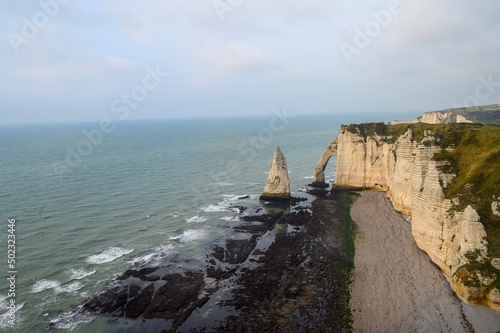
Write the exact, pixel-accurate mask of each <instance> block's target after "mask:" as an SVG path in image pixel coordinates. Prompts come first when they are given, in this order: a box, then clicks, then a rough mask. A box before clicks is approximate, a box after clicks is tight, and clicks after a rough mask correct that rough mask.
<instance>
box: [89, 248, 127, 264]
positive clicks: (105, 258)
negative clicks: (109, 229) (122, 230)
mask: <svg viewBox="0 0 500 333" xmlns="http://www.w3.org/2000/svg"><path fill="white" fill-rule="evenodd" d="M133 251H134V249H123V248H120V247H110V248H107V249H106V250H104V251H103V252H101V253H99V254H93V255H91V256H89V257H88V258H87V259H86V260H85V261H87V262H88V263H89V264H97V265H99V264H105V263H108V262H111V261H114V260H116V259H118V258H120V257H122V256H124V255H126V254H129V253H132V252H133Z"/></svg>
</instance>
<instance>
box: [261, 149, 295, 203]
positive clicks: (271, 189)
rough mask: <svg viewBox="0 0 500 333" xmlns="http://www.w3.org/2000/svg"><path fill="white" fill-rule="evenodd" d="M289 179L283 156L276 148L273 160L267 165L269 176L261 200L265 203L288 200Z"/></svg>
mask: <svg viewBox="0 0 500 333" xmlns="http://www.w3.org/2000/svg"><path fill="white" fill-rule="evenodd" d="M290 198H291V197H290V179H289V178H288V167H287V165H286V159H285V155H283V153H282V152H281V150H280V147H276V149H275V150H274V159H273V161H272V162H271V165H269V176H268V177H267V182H266V187H265V188H264V193H262V195H261V196H260V199H261V200H267V201H287V200H290Z"/></svg>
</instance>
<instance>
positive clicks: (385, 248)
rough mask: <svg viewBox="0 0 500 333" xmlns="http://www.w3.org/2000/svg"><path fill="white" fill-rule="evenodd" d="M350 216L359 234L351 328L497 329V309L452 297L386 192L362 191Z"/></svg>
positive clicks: (411, 330)
mask: <svg viewBox="0 0 500 333" xmlns="http://www.w3.org/2000/svg"><path fill="white" fill-rule="evenodd" d="M351 216H352V219H353V221H354V222H355V223H356V225H357V226H358V231H359V233H360V235H359V237H358V238H357V239H356V252H355V258H354V267H355V268H354V278H353V282H352V284H351V309H352V313H353V318H354V323H353V332H439V331H443V332H447V331H452V332H497V331H498V329H499V328H500V313H498V312H496V311H495V310H493V309H490V308H486V307H482V306H478V305H469V304H467V303H465V302H463V301H461V300H460V299H459V298H458V297H457V296H456V294H455V293H454V292H453V291H452V290H451V288H450V286H449V283H448V281H447V280H446V278H445V277H444V276H443V274H442V273H441V271H440V270H439V268H438V267H437V266H436V265H435V264H433V263H432V261H431V260H430V258H429V257H428V255H427V254H426V253H425V252H423V251H422V250H420V249H419V248H418V247H417V245H416V243H415V240H414V238H413V236H412V234H411V225H410V223H409V222H407V221H406V220H405V219H404V218H403V216H402V215H401V214H400V213H398V212H397V211H396V210H394V208H393V206H392V203H391V202H390V201H389V199H388V198H387V197H386V195H385V193H384V192H378V191H366V192H362V193H361V197H359V198H358V199H357V200H356V201H355V202H354V204H353V205H352V207H351Z"/></svg>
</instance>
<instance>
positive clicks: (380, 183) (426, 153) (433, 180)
mask: <svg viewBox="0 0 500 333" xmlns="http://www.w3.org/2000/svg"><path fill="white" fill-rule="evenodd" d="M382 132H383V131H382ZM336 140H337V141H336V142H335V144H336V146H337V151H336V154H337V169H336V178H335V182H334V184H335V185H338V186H357V187H372V188H378V189H382V190H385V191H387V195H388V197H389V198H390V199H391V201H392V202H393V204H394V208H395V209H396V210H398V211H399V212H401V213H403V214H405V215H409V216H411V224H412V234H413V236H414V238H415V241H416V243H417V245H418V247H419V248H421V249H422V250H423V251H425V252H427V253H428V255H429V257H430V258H431V260H432V261H433V262H434V263H436V265H438V266H439V267H440V268H441V270H442V272H443V274H444V275H445V276H446V278H447V279H448V280H449V281H450V283H451V286H452V288H453V289H454V290H455V291H456V292H457V294H458V295H459V296H461V297H462V298H463V299H464V300H465V301H467V302H469V303H474V304H484V305H488V306H490V307H492V308H494V309H496V310H497V311H500V291H499V288H498V285H499V283H500V270H498V268H500V267H498V268H496V267H494V265H492V264H490V261H491V262H492V263H497V262H500V259H498V258H497V259H495V258H492V257H491V256H490V255H489V254H488V249H487V240H486V239H487V237H486V231H485V228H484V225H483V224H482V223H481V218H480V216H479V214H478V213H477V212H476V210H474V208H472V206H470V205H468V206H466V207H465V209H462V210H457V209H454V207H456V206H457V205H458V204H459V201H460V199H459V198H458V197H457V198H452V199H448V198H446V197H445V192H444V189H445V188H446V187H447V186H448V185H449V184H450V183H451V182H452V180H453V179H454V177H455V174H454V173H452V172H449V168H448V169H447V168H446V166H447V163H448V162H447V161H445V160H436V159H435V158H434V156H435V155H436V153H438V152H440V151H442V150H443V142H440V138H439V137H436V136H435V135H434V133H433V132H432V131H431V130H425V131H424V132H423V135H421V137H419V138H415V137H414V134H413V132H412V130H411V128H408V129H407V130H406V132H404V133H402V134H401V133H399V134H397V133H391V134H387V133H381V134H379V133H377V132H375V131H373V132H371V133H367V130H366V128H360V127H353V126H352V125H351V126H349V127H347V126H342V127H341V128H340V132H339V137H338V139H336ZM448 150H452V148H448ZM323 169H324V168H323ZM445 171H448V172H445ZM462 200H463V199H462ZM462 206H463V205H462ZM491 207H494V208H496V205H495V204H491ZM494 208H492V210H493V211H494ZM485 267H487V269H485Z"/></svg>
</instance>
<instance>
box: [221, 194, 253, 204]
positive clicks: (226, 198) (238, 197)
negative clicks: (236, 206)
mask: <svg viewBox="0 0 500 333" xmlns="http://www.w3.org/2000/svg"><path fill="white" fill-rule="evenodd" d="M223 197H224V202H228V201H231V202H232V201H238V200H243V199H249V198H250V194H224V195H223Z"/></svg>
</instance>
